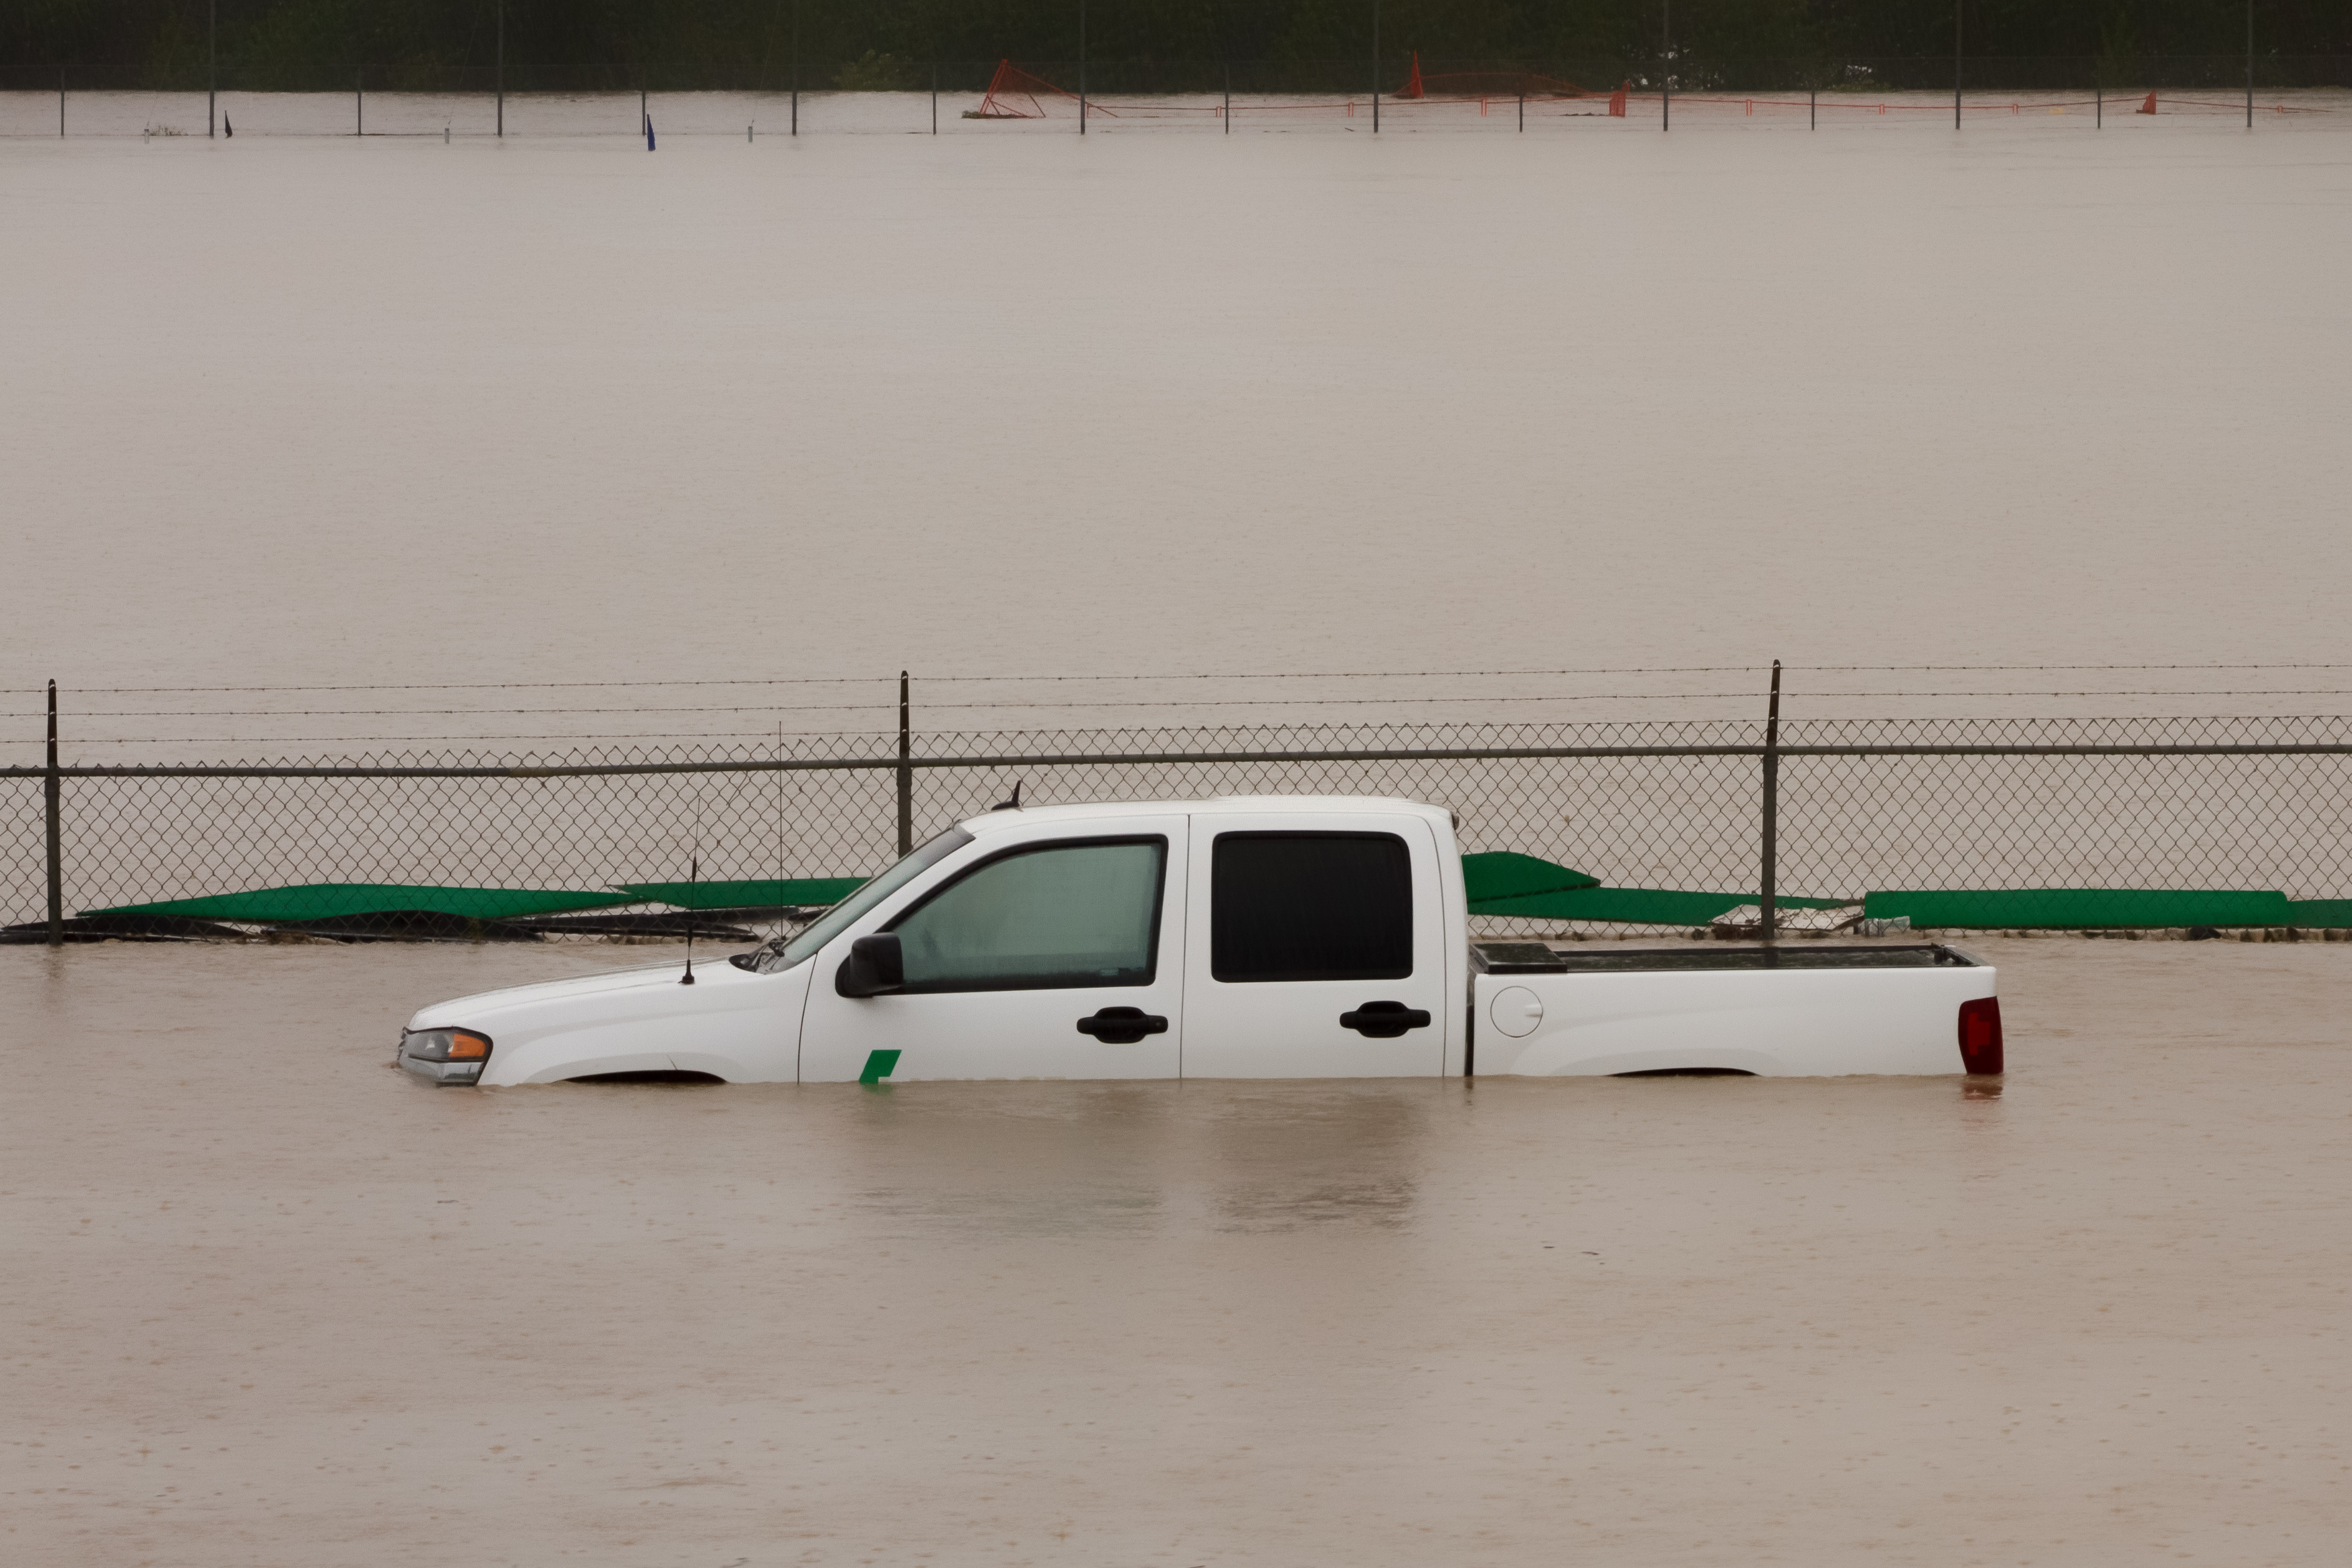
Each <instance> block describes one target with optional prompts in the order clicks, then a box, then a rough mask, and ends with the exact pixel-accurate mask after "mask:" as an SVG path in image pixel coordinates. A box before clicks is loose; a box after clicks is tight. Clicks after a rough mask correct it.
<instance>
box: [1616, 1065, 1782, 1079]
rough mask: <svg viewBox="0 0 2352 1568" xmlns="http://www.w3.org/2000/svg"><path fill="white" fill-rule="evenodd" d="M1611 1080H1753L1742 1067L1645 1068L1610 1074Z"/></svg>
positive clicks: (1752, 1074) (1752, 1075) (1753, 1075)
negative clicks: (1637, 1070)
mask: <svg viewBox="0 0 2352 1568" xmlns="http://www.w3.org/2000/svg"><path fill="white" fill-rule="evenodd" d="M1609 1076H1610V1077H1612V1078H1753V1077H1755V1076H1756V1074H1754V1073H1753V1072H1750V1071H1748V1070H1747V1069H1746V1068H1744V1067H1645V1068H1643V1069H1642V1071H1639V1072H1612V1073H1611V1074H1610V1075H1609Z"/></svg>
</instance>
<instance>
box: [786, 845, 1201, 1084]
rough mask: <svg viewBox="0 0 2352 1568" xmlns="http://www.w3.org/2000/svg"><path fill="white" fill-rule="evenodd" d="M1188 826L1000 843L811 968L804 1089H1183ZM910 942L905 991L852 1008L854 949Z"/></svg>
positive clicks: (855, 1001)
mask: <svg viewBox="0 0 2352 1568" xmlns="http://www.w3.org/2000/svg"><path fill="white" fill-rule="evenodd" d="M1186 827H1187V823H1186V820H1185V819H1184V818H1183V817H1181V816H1172V815H1171V816H1165V817H1135V818H1126V817H1122V818H1120V819H1119V821H1118V831H1116V832H1114V833H1105V834H1087V833H1082V832H1075V831H1070V825H1069V824H1066V823H1065V824H1062V825H1061V831H1058V832H1056V831H1040V832H1036V833H1034V834H1032V833H1028V832H1020V831H1016V832H1015V833H1009V834H991V835H989V836H988V838H987V839H985V840H983V841H982V842H983V843H984V844H985V845H986V846H987V847H986V849H985V851H984V852H982V853H981V854H980V855H979V856H978V857H977V858H976V859H974V861H973V862H972V863H971V864H970V865H969V866H965V867H962V868H961V869H960V870H959V871H957V872H956V873H953V874H951V875H950V876H949V877H948V878H947V880H946V881H944V882H943V883H940V885H939V886H937V887H935V888H932V889H929V890H928V891H926V892H924V893H922V894H919V895H917V896H915V897H914V898H912V899H910V900H909V901H908V903H907V904H905V905H904V906H902V907H900V908H898V909H896V910H888V911H885V912H883V913H882V914H881V915H879V916H878V918H877V919H875V920H872V921H866V922H861V923H859V924H858V925H853V926H850V927H848V928H846V929H845V930H844V931H843V932H842V933H841V935H840V936H837V937H836V938H835V940H834V941H833V942H831V943H829V944H827V946H826V947H825V949H824V952H822V953H820V954H818V955H817V956H816V957H815V958H814V960H813V962H814V965H815V971H814V974H813V975H812V976H811V977H810V985H809V1001H808V1011H807V1014H806V1015H805V1019H806V1021H805V1023H804V1024H803V1030H802V1035H801V1040H802V1045H801V1078H802V1081H803V1082H828V1081H831V1082H840V1081H843V1080H845V1079H853V1078H870V1079H872V1080H875V1081H879V1080H882V1079H889V1080H892V1081H895V1082H905V1081H907V1080H909V1079H922V1078H1173V1077H1175V1076H1176V1071H1177V1042H1178V1040H1180V1039H1181V1030H1182V1028H1183V1000H1184V994H1183V993H1184V986H1183V974H1184V956H1183V941H1184V936H1183V932H1184V890H1185V868H1186V854H1185V832H1186ZM875 930H881V931H894V932H896V933H898V939H899V943H900V946H901V948H902V950H903V952H904V954H905V958H906V969H907V986H906V989H905V990H904V991H901V992H894V993H892V994H890V995H887V996H879V997H862V998H860V997H845V996H842V995H841V994H840V993H839V992H838V991H837V990H835V973H836V971H837V970H838V969H839V968H840V967H841V963H842V960H843V959H844V958H845V957H846V956H848V951H849V945H850V944H851V943H852V942H853V941H855V940H856V938H857V937H858V936H863V935H866V933H867V932H869V931H875Z"/></svg>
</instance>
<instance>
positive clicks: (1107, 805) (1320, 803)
mask: <svg viewBox="0 0 2352 1568" xmlns="http://www.w3.org/2000/svg"><path fill="white" fill-rule="evenodd" d="M1139 811H1149V812H1163V811H1181V812H1183V813H1184V814H1185V815H1187V816H1192V817H1219V816H1234V815H1238V814H1241V813H1244V812H1247V813H1250V814H1252V815H1257V814H1262V813H1265V812H1274V811H1317V812H1326V813H1328V812H1344V811H1365V812H1372V811H1382V812H1387V813H1389V814H1391V815H1395V814H1397V813H1400V812H1402V813H1403V814H1406V815H1409V816H1415V817H1426V818H1428V819H1429V820H1430V821H1434V822H1445V823H1449V824H1450V823H1451V822H1452V821H1453V819H1454V813H1453V812H1451V811H1449V810H1446V809H1445V808H1444V807H1443V806H1432V805H1429V804H1427V803H1426V802H1424V801H1420V800H1402V799H1400V798H1395V797H1387V796H1380V795H1220V796H1217V797H1216V798H1215V799H1213V800H1099V801H1090V802H1088V803H1087V804H1086V805H1082V806H1024V807H1022V808H1020V809H1019V810H1002V811H989V812H986V813H984V814H983V815H981V816H977V817H972V818H970V819H968V820H967V821H964V822H963V823H962V824H961V825H962V828H963V831H965V832H967V833H970V834H971V835H972V836H973V837H974V838H981V837H984V836H986V835H987V834H989V833H992V832H1003V831H1006V830H1007V829H1010V828H1012V827H1014V826H1015V825H1017V824H1020V823H1024V822H1038V821H1048V822H1088V821H1101V820H1102V819H1104V818H1107V817H1127V816H1133V815H1134V814H1136V813H1137V812H1139Z"/></svg>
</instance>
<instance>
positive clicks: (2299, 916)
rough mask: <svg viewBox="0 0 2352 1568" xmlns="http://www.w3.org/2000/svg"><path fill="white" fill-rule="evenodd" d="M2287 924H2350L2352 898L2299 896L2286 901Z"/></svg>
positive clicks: (2351, 921) (2351, 918) (2351, 922)
mask: <svg viewBox="0 0 2352 1568" xmlns="http://www.w3.org/2000/svg"><path fill="white" fill-rule="evenodd" d="M2286 910H2287V917H2286V923H2287V924H2288V925H2352V898H2300V899H2289V900H2288V901H2287V906H2286Z"/></svg>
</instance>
